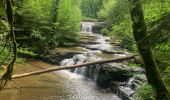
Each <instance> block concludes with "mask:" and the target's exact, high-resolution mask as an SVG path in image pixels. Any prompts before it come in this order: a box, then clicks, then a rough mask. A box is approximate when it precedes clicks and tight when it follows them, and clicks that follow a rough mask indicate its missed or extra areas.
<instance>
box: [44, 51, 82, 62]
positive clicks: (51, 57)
mask: <svg viewBox="0 0 170 100" xmlns="http://www.w3.org/2000/svg"><path fill="white" fill-rule="evenodd" d="M82 53H83V51H82V52H81V51H79V50H77V51H76V50H74V49H73V50H69V49H63V48H62V49H59V48H57V49H52V50H48V51H46V52H45V53H44V54H43V56H42V59H43V60H44V61H47V62H49V63H52V64H57V65H59V64H60V62H61V61H62V60H63V59H68V58H72V57H73V56H74V55H75V54H82Z"/></svg>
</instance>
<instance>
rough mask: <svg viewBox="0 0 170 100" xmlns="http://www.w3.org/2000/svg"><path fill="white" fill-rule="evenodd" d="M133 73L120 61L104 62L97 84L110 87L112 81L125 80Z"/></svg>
mask: <svg viewBox="0 0 170 100" xmlns="http://www.w3.org/2000/svg"><path fill="white" fill-rule="evenodd" d="M132 76H133V73H132V72H131V71H129V70H128V69H127V68H125V67H123V66H122V64H120V63H109V64H102V65H101V67H100V70H99V73H98V77H97V85H98V86H99V87H102V88H108V87H110V85H111V82H112V81H117V82H125V81H127V80H128V79H129V78H130V77H132Z"/></svg>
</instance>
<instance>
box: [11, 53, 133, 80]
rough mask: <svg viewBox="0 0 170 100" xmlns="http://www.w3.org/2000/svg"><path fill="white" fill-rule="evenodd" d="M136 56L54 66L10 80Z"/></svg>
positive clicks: (14, 76)
mask: <svg viewBox="0 0 170 100" xmlns="http://www.w3.org/2000/svg"><path fill="white" fill-rule="evenodd" d="M135 56H136V55H134V56H129V57H123V58H116V59H115V58H114V59H105V60H99V61H94V62H87V63H83V64H79V65H70V66H56V67H54V68H49V69H44V70H39V71H34V72H30V73H25V74H20V75H13V76H12V79H14V78H22V77H27V76H32V75H39V74H43V73H49V72H52V71H59V70H64V69H72V68H79V67H85V66H88V65H94V64H103V63H110V62H120V61H125V60H129V59H134V58H135Z"/></svg>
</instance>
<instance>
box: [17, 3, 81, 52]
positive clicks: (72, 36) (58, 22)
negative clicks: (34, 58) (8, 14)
mask: <svg viewBox="0 0 170 100" xmlns="http://www.w3.org/2000/svg"><path fill="white" fill-rule="evenodd" d="M79 5H80V4H79V1H78V0H77V1H76V2H75V0H43V1H42V0H36V1H34V0H24V1H17V2H16V14H15V18H16V22H15V31H16V33H17V34H16V35H17V42H18V43H19V46H20V47H23V48H29V50H31V51H34V52H36V53H42V52H43V51H45V50H46V49H49V48H56V47H58V46H67V45H73V44H75V43H76V42H77V41H78V40H79V31H80V30H79V29H80V28H79V25H80V18H81V13H80V9H79Z"/></svg>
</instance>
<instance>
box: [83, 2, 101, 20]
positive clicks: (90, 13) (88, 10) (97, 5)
mask: <svg viewBox="0 0 170 100" xmlns="http://www.w3.org/2000/svg"><path fill="white" fill-rule="evenodd" d="M102 7H103V0H81V10H82V15H83V16H84V17H89V18H98V16H97V12H98V11H99V10H101V8H102Z"/></svg>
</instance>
